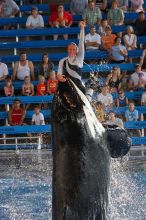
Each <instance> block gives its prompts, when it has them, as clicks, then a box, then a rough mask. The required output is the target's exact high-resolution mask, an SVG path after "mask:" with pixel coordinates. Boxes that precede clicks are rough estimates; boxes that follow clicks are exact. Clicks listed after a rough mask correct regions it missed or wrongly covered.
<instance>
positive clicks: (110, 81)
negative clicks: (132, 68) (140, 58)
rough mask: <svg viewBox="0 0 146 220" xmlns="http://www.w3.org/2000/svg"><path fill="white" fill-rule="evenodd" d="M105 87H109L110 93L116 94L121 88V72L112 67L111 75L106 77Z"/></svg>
mask: <svg viewBox="0 0 146 220" xmlns="http://www.w3.org/2000/svg"><path fill="white" fill-rule="evenodd" d="M105 83H106V85H108V86H109V89H110V92H111V93H112V92H117V91H118V90H119V89H120V88H121V71H120V68H118V67H117V66H114V67H113V68H112V71H111V73H110V74H109V75H108V76H107V79H106V82H105Z"/></svg>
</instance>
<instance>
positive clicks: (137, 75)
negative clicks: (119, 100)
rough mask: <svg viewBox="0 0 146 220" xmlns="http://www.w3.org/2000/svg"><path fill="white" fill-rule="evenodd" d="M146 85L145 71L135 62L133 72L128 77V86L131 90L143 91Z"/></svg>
mask: <svg viewBox="0 0 146 220" xmlns="http://www.w3.org/2000/svg"><path fill="white" fill-rule="evenodd" d="M145 85H146V72H143V71H142V70H141V65H140V64H136V66H135V72H134V73H133V74H131V77H130V87H131V89H133V91H144V88H145Z"/></svg>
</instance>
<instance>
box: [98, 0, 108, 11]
mask: <svg viewBox="0 0 146 220" xmlns="http://www.w3.org/2000/svg"><path fill="white" fill-rule="evenodd" d="M95 4H96V7H98V8H100V10H101V11H103V12H106V7H107V0H95Z"/></svg>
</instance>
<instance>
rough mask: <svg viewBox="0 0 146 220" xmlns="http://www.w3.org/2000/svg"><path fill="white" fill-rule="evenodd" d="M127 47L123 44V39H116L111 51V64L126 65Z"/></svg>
mask: <svg viewBox="0 0 146 220" xmlns="http://www.w3.org/2000/svg"><path fill="white" fill-rule="evenodd" d="M127 55H128V53H127V50H126V47H125V46H123V45H122V44H121V38H120V37H116V38H115V40H114V45H113V46H112V47H111V49H110V50H109V56H110V60H111V63H124V62H125V61H126V59H127Z"/></svg>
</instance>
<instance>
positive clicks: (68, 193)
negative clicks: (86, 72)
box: [52, 79, 129, 220]
mask: <svg viewBox="0 0 146 220" xmlns="http://www.w3.org/2000/svg"><path fill="white" fill-rule="evenodd" d="M52 129H53V130H52V134H53V178H52V179H53V182H52V185H53V192H52V220H106V219H107V206H108V188H109V182H110V170H109V169H110V157H111V155H110V151H111V153H112V154H113V156H114V157H116V156H120V152H121V155H123V154H125V153H126V151H124V152H123V151H121V150H120V151H119V150H118V152H117V153H116V151H117V149H116V148H114V149H113V151H112V150H111V149H112V148H111V147H110V145H109V143H108V140H110V141H109V142H110V143H111V140H112V138H113V136H112V135H111V133H112V130H111V129H109V130H108V131H106V130H105V129H104V127H103V126H102V125H101V124H100V123H99V122H98V120H97V119H96V116H95V114H94V112H93V110H92V108H91V106H90V103H89V102H88V100H87V99H86V97H85V95H84V94H83V93H82V92H81V91H80V90H79V89H78V88H77V86H76V85H75V84H74V83H73V82H72V81H71V80H70V79H67V80H66V82H64V83H59V87H58V92H57V93H56V95H55V97H54V100H53V103H52ZM118 133H119V131H118ZM114 135H115V134H114ZM110 137H111V138H110ZM128 147H129V145H127V146H126V147H125V149H126V150H127V151H128Z"/></svg>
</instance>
